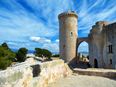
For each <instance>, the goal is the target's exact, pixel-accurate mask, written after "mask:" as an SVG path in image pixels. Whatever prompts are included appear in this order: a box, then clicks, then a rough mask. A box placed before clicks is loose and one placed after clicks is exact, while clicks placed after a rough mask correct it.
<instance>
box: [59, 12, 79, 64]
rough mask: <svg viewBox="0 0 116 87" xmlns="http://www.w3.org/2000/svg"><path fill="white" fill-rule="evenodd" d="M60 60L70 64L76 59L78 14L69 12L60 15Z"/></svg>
mask: <svg viewBox="0 0 116 87" xmlns="http://www.w3.org/2000/svg"><path fill="white" fill-rule="evenodd" d="M58 18H59V40H60V41H59V48H60V58H62V59H63V60H64V61H65V62H67V63H70V62H71V61H72V60H73V59H74V58H75V57H76V42H77V14H76V13H75V12H73V11H68V12H64V13H61V14H59V16H58Z"/></svg>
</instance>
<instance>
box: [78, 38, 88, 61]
mask: <svg viewBox="0 0 116 87" xmlns="http://www.w3.org/2000/svg"><path fill="white" fill-rule="evenodd" d="M82 42H86V43H88V46H89V39H88V37H84V38H77V54H76V57H77V59H78V48H79V45H80V44H81V43H82Z"/></svg>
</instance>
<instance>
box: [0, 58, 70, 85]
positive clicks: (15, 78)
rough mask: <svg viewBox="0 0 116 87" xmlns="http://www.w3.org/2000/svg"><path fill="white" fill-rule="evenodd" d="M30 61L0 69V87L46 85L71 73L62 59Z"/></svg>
mask: <svg viewBox="0 0 116 87" xmlns="http://www.w3.org/2000/svg"><path fill="white" fill-rule="evenodd" d="M31 61H33V62H29V61H28V62H24V63H23V64H22V65H21V64H19V65H17V66H13V67H9V68H8V69H6V70H3V71H0V87H47V85H48V84H49V83H51V82H54V81H55V80H57V79H59V78H62V77H65V76H68V75H71V74H72V71H71V70H70V68H69V67H68V65H67V64H65V63H64V61H63V60H53V61H49V62H43V63H40V62H38V61H35V60H32V59H31ZM28 63H30V64H28Z"/></svg>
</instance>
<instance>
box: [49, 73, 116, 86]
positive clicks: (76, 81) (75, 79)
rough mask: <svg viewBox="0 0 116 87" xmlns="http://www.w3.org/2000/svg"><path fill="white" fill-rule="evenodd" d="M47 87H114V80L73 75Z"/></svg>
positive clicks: (115, 84) (115, 81)
mask: <svg viewBox="0 0 116 87" xmlns="http://www.w3.org/2000/svg"><path fill="white" fill-rule="evenodd" d="M48 87H116V80H114V79H109V78H105V77H98V76H87V75H77V74H73V75H71V76H69V77H66V78H62V79H59V80H57V81H56V82H54V83H51V84H49V86H48Z"/></svg>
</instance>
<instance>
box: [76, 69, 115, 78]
mask: <svg viewBox="0 0 116 87" xmlns="http://www.w3.org/2000/svg"><path fill="white" fill-rule="evenodd" d="M74 73H77V74H79V75H89V76H101V77H107V78H115V79H116V70H111V69H94V68H93V69H78V68H75V69H74Z"/></svg>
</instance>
